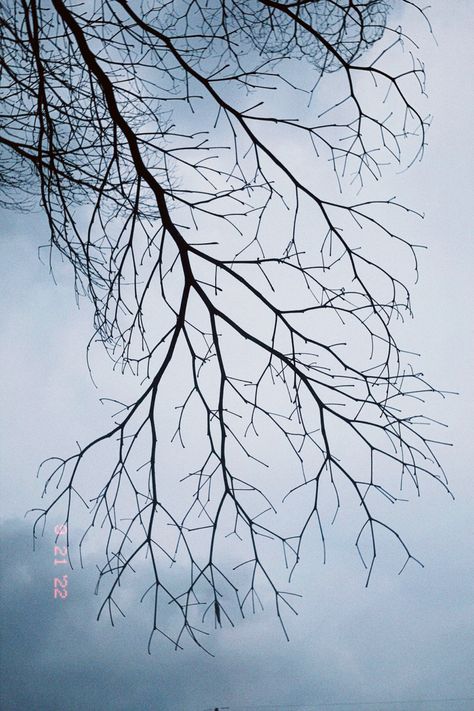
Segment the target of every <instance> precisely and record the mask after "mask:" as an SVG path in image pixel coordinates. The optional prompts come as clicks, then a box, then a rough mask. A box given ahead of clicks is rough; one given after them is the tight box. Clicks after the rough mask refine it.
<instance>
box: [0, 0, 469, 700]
mask: <svg viewBox="0 0 474 711" xmlns="http://www.w3.org/2000/svg"><path fill="white" fill-rule="evenodd" d="M431 18H432V22H433V26H434V29H435V33H436V37H437V41H438V45H436V44H435V43H434V42H432V41H430V39H429V38H427V37H425V47H424V50H423V57H424V60H425V64H426V69H427V73H428V80H429V96H430V100H429V110H430V112H431V113H432V114H433V115H434V121H433V125H432V128H431V130H430V133H429V140H428V143H429V145H428V150H427V152H426V156H425V159H424V161H423V162H422V163H421V164H419V165H418V164H417V165H415V166H413V168H412V169H411V171H410V173H409V174H405V175H404V176H403V178H400V177H399V178H398V179H397V178H396V177H395V178H394V186H393V187H394V189H396V191H397V194H398V195H399V196H400V197H402V198H404V199H405V200H408V201H409V202H411V204H415V205H416V206H417V207H418V208H419V209H421V210H423V211H425V212H426V218H425V220H424V221H423V223H420V224H418V223H417V224H416V225H415V226H414V229H417V230H418V231H419V240H417V241H420V242H424V243H425V244H427V245H429V251H428V252H426V253H424V254H423V257H422V264H421V278H420V282H419V284H418V285H417V286H416V287H415V289H414V290H413V294H412V296H413V304H414V311H415V320H414V321H413V322H412V323H410V324H408V325H407V326H406V329H405V333H404V341H405V343H406V344H407V345H408V346H409V347H410V348H411V349H412V350H415V351H418V352H421V353H422V358H423V359H422V363H423V369H424V372H425V374H426V375H427V376H428V379H429V380H431V381H433V382H435V383H437V384H439V386H440V387H444V388H446V389H449V390H454V391H458V392H459V393H460V394H459V396H457V397H450V398H447V399H445V400H443V399H439V401H436V402H434V403H433V407H432V415H433V417H435V418H437V419H440V420H442V421H444V422H447V423H448V424H449V435H448V438H449V439H450V440H451V441H452V442H453V444H454V446H453V447H452V448H446V451H445V453H444V464H445V469H446V471H447V472H448V475H449V478H450V484H451V487H452V490H453V492H454V494H455V500H454V501H452V500H451V499H450V498H449V497H448V496H447V495H446V494H445V493H444V492H443V490H442V489H441V488H440V487H435V486H434V485H433V486H430V485H426V488H425V489H424V491H423V496H422V497H421V498H420V499H417V500H414V499H413V500H412V501H410V503H407V504H404V505H403V506H402V507H400V509H399V511H398V514H397V515H398V518H397V519H396V522H397V525H398V527H399V528H400V529H401V530H403V532H404V536H405V539H406V540H407V541H408V542H409V544H410V546H411V548H412V549H413V550H414V551H415V553H416V555H417V557H419V558H420V559H421V560H422V562H423V564H424V566H425V567H424V568H423V569H421V568H418V567H417V566H414V565H413V566H411V567H410V566H409V567H408V568H407V569H406V570H405V572H404V573H403V575H401V576H398V575H397V570H396V566H395V565H394V564H393V563H394V561H393V559H392V556H391V553H390V550H389V551H388V552H387V556H386V558H385V559H384V560H383V561H381V562H380V565H379V566H378V568H377V570H376V573H375V574H374V576H373V579H372V581H371V584H370V586H369V587H368V588H367V589H366V588H365V587H364V583H365V578H364V572H363V570H362V569H361V566H360V561H359V560H358V558H357V556H356V554H355V552H354V551H353V549H352V545H351V542H350V541H349V542H348V541H346V542H345V543H344V542H342V540H341V535H340V534H339V532H338V531H337V530H335V531H334V534H333V535H332V537H331V536H330V541H329V556H328V562H327V564H326V565H325V566H322V565H321V563H320V555H319V551H318V554H317V555H312V552H311V550H310V549H307V553H306V558H305V560H304V561H303V563H302V565H301V568H300V570H299V571H298V574H297V576H296V578H295V589H297V590H298V591H300V592H303V593H304V597H303V599H302V601H301V603H300V604H299V606H298V612H299V615H298V617H294V618H293V619H291V618H289V619H288V632H289V635H290V642H286V640H285V639H284V637H283V635H282V633H281V630H280V628H279V627H278V624H277V622H276V620H275V618H274V615H273V613H272V610H271V609H270V607H269V608H268V609H266V610H265V611H264V612H263V613H258V614H257V615H256V616H255V617H249V618H247V619H245V620H243V621H242V622H240V623H239V624H237V625H236V627H235V628H234V629H228V628H224V629H222V630H219V631H217V632H216V633H215V636H214V639H213V642H212V651H213V653H214V654H215V656H214V657H213V658H211V657H209V656H207V655H205V654H203V653H202V652H201V651H199V650H198V649H194V648H193V647H192V646H191V645H188V646H187V647H186V648H185V649H184V651H181V652H175V651H173V649H172V648H170V646H169V645H168V644H167V643H166V642H165V641H163V642H157V643H156V644H155V646H154V647H153V653H152V655H151V656H150V655H148V654H147V652H146V645H147V640H148V633H149V622H150V621H149V617H148V616H147V614H146V610H144V609H143V606H140V605H139V604H133V605H129V606H128V609H127V616H126V618H125V619H123V620H120V621H118V623H117V625H116V626H115V627H114V628H112V627H111V626H110V624H109V623H108V621H107V619H105V618H104V619H101V621H100V622H96V616H97V610H98V604H99V603H98V598H97V597H96V596H94V594H93V592H94V585H95V571H94V568H93V566H89V567H86V569H85V570H80V569H77V567H76V568H75V569H74V570H73V571H69V572H68V574H69V590H70V595H69V597H68V599H67V600H64V601H61V600H54V599H53V598H52V594H51V590H52V579H53V576H54V572H55V571H54V565H53V545H54V541H53V536H52V532H51V530H50V531H47V532H46V534H45V536H44V538H43V539H42V540H41V541H40V542H39V546H38V549H37V550H36V552H34V553H33V552H32V536H31V520H32V518H31V516H30V517H27V518H26V519H25V516H24V515H25V511H26V510H27V509H30V508H33V507H35V506H38V504H39V500H40V495H41V482H40V481H38V480H37V479H36V478H35V473H36V469H37V466H38V463H39V462H40V461H41V460H42V459H44V458H45V457H47V456H49V455H51V454H54V453H57V452H58V451H69V450H70V448H71V444H73V443H74V441H75V440H76V439H77V440H79V441H82V442H84V441H86V440H87V438H88V437H90V436H93V435H94V434H96V433H97V431H101V430H102V429H103V428H104V427H106V426H107V424H108V419H107V415H106V413H105V412H104V408H102V407H101V406H100V404H99V403H98V396H99V395H103V394H110V392H111V391H112V390H113V387H116V383H115V380H114V379H113V378H112V376H107V374H106V372H105V370H104V373H103V376H102V377H101V382H100V385H101V389H103V391H102V390H101V392H100V393H98V392H97V390H96V389H95V388H94V386H93V385H92V383H91V381H90V379H89V377H88V373H87V368H86V364H85V357H84V352H85V346H86V344H87V341H88V339H89V336H90V318H91V313H90V310H89V309H88V307H87V305H86V304H83V305H82V306H81V309H80V310H79V311H78V310H77V308H76V305H75V302H74V296H73V290H72V286H71V280H70V277H71V274H70V271H69V269H68V267H67V265H64V266H61V265H59V264H58V265H57V267H56V269H55V275H56V280H57V282H58V283H57V285H55V284H54V283H53V282H52V279H51V276H50V274H49V272H48V268H47V266H45V264H44V263H41V262H40V261H39V260H38V251H37V249H38V246H39V245H40V244H42V243H44V242H45V241H46V231H45V227H44V222H43V220H42V218H41V216H40V215H39V214H36V215H27V216H25V215H17V214H14V213H8V214H5V213H4V214H3V215H2V227H3V229H2V236H1V244H0V247H1V261H0V270H1V279H2V285H3V288H2V297H1V309H2V342H1V357H2V375H3V378H2V381H3V382H2V391H3V394H2V404H3V407H2V414H1V418H2V421H1V429H0V437H1V452H2V454H1V457H2V460H1V487H2V507H1V509H2V510H1V547H2V566H1V578H2V580H1V586H0V594H1V612H2V623H1V626H2V627H1V646H2V664H1V674H2V689H1V693H2V704H1V708H2V709H5V711H14V710H16V709H18V710H20V709H22V710H23V709H27V708H28V709H30V708H31V709H38V710H41V711H43V710H44V711H58V710H59V709H67V710H68V711H79V710H84V709H99V708H104V709H110V710H111V711H122V710H123V711H138V710H139V709H150V710H151V709H156V710H157V711H204V709H214V708H215V707H218V708H221V707H224V708H225V707H228V708H229V709H231V710H232V711H238V710H240V709H257V708H265V709H267V711H272V710H273V709H275V711H276V709H280V710H281V711H286V710H289V709H295V710H300V711H302V710H305V711H308V710H309V709H317V708H341V709H342V708H355V709H360V710H361V711H362V710H364V711H365V710H366V709H367V710H369V709H373V708H376V709H377V708H381V709H384V708H387V709H395V710H396V711H398V710H399V709H400V710H401V709H403V710H404V711H417V710H418V709H424V708H426V709H434V710H435V711H437V710H439V711H469V710H470V709H473V708H474V682H473V675H472V659H473V658H474V629H473V627H474V595H473V590H474V517H473V516H472V494H473V485H472V462H473V461H474V446H473V442H474V438H473V436H472V422H473V415H474V412H473V404H472V403H473V402H474V382H473V378H472V353H473V346H474V339H473V319H472V303H473V299H472V287H471V278H472V273H473V269H472V267H473V264H474V247H473V239H472V237H473V234H472V195H473V194H474V193H473V188H474V185H473V179H472V164H473V159H474V156H473V152H472V126H473V125H474V111H473V103H472V66H473V60H474V57H473V50H472V31H473V29H474V28H473V11H472V4H471V3H470V2H469V1H468V0H466V1H464V0H453V1H452V2H450V3H446V2H444V1H442V0H434V2H433V3H432V10H431ZM397 180H398V182H397ZM387 189H388V190H389V188H387ZM44 256H45V259H44V261H45V262H46V261H47V255H44ZM53 523H54V522H53V521H51V522H50V524H53ZM50 528H51V526H50ZM86 562H87V561H86ZM339 704H340V705H339Z"/></svg>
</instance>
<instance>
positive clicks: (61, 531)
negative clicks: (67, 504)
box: [53, 524, 68, 600]
mask: <svg viewBox="0 0 474 711" xmlns="http://www.w3.org/2000/svg"><path fill="white" fill-rule="evenodd" d="M54 533H55V534H56V542H59V536H65V535H66V534H67V526H66V524H58V525H57V526H55V527H54ZM67 562H68V559H67V545H63V546H61V545H59V546H58V545H55V546H54V565H55V566H56V565H67ZM53 595H54V598H55V599H57V598H60V599H61V600H64V599H65V598H66V597H67V596H68V576H67V575H62V576H61V577H55V578H54V580H53Z"/></svg>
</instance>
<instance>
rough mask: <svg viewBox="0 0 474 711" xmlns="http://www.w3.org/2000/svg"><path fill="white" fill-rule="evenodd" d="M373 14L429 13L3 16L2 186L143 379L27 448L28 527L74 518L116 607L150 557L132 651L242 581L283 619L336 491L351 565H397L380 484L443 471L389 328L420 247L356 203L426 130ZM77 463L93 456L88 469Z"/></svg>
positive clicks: (209, 610)
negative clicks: (43, 235)
mask: <svg viewBox="0 0 474 711" xmlns="http://www.w3.org/2000/svg"><path fill="white" fill-rule="evenodd" d="M394 10H396V11H397V12H399V13H400V12H401V11H402V10H404V11H406V12H413V13H421V15H424V12H423V10H422V9H421V7H418V5H417V3H416V2H411V1H410V0H400V1H399V2H398V3H396V8H394V9H392V8H391V3H389V2H386V1H385V0H365V1H363V0H248V1H247V2H235V0H190V2H181V1H180V0H168V1H167V2H163V3H153V2H151V1H149V0H141V2H135V3H128V2H127V0H97V1H96V2H86V3H72V2H70V0H9V2H7V3H6V5H5V6H4V8H3V19H2V46H3V58H2V88H3V91H4V96H5V98H4V104H3V107H4V108H3V109H2V123H3V129H2V133H1V138H0V142H1V146H2V161H3V162H2V165H3V168H2V201H3V203H4V204H5V205H11V204H12V203H13V204H14V206H15V207H17V206H18V203H19V202H20V206H22V207H24V208H25V209H29V208H30V206H31V205H32V204H34V203H35V202H37V201H38V198H39V201H40V203H41V205H42V207H43V209H44V211H45V213H46V216H47V219H48V223H49V229H50V235H51V242H50V244H51V250H59V252H61V253H62V255H64V257H65V258H66V259H67V260H69V262H70V263H71V264H72V265H73V268H74V274H75V286H76V290H77V292H78V294H81V295H87V296H88V297H89V298H90V299H91V301H92V303H93V306H94V312H95V324H94V326H95V328H94V336H93V339H92V341H91V343H92V342H97V341H100V342H101V343H102V344H103V345H104V346H105V348H106V349H107V351H108V352H109V354H110V356H111V358H112V359H113V361H114V363H115V364H116V365H117V366H120V368H122V369H123V371H129V372H131V373H133V374H134V375H136V376H138V378H137V396H136V398H135V399H134V401H133V402H131V403H127V404H122V403H120V408H119V412H117V413H116V414H115V415H114V423H113V426H111V428H110V429H109V431H107V432H105V433H104V434H101V435H100V436H98V437H97V438H96V439H94V440H93V441H91V442H89V443H88V444H86V445H85V446H80V447H79V449H78V451H76V452H75V453H73V454H71V455H70V456H66V457H61V458H54V459H50V460H47V462H46V463H44V466H45V467H47V472H46V474H45V479H46V483H45V489H44V492H45V495H46V494H48V495H49V503H48V504H47V506H46V508H44V509H41V510H39V513H38V519H37V522H36V523H37V524H38V523H40V522H43V523H44V521H45V519H46V516H47V515H48V514H49V513H50V512H51V511H52V510H53V509H54V510H60V511H62V512H63V513H64V521H65V522H68V521H69V519H70V516H71V515H72V512H73V509H74V508H75V507H76V506H77V505H81V506H86V507H87V508H88V509H89V511H90V516H91V521H90V528H88V529H87V530H86V532H85V534H84V538H86V537H87V536H88V535H89V534H90V533H91V531H92V530H95V529H97V528H100V530H101V531H102V535H103V540H104V541H105V558H104V563H103V567H102V568H101V569H100V573H99V584H100V586H101V588H100V589H101V590H102V585H104V584H105V585H107V584H108V587H107V588H106V590H105V591H104V593H103V596H102V605H101V608H100V612H99V615H100V613H101V612H102V611H103V610H104V609H108V610H109V612H110V616H111V619H112V620H113V615H114V612H116V611H120V612H121V609H120V607H119V601H120V600H119V598H120V595H119V593H120V587H121V585H122V584H123V583H124V581H125V579H127V578H128V575H129V574H130V573H132V572H133V571H134V570H135V568H136V566H138V565H143V564H144V562H145V563H146V566H147V568H146V570H147V573H146V574H147V575H149V587H147V588H146V589H145V596H146V595H148V596H151V598H152V599H153V609H154V613H153V621H152V632H151V635H150V643H151V641H152V638H153V635H154V633H155V632H156V631H159V632H161V633H162V634H164V635H165V636H167V637H169V638H170V639H171V640H172V641H173V643H174V644H175V645H176V646H177V647H180V646H181V645H182V641H183V635H184V634H185V633H187V634H188V635H189V636H190V637H191V638H192V639H193V640H194V641H195V642H196V643H197V644H198V645H199V646H203V647H204V646H205V645H204V644H203V641H202V640H203V639H204V638H203V636H202V635H203V634H206V633H207V632H206V627H207V623H208V622H209V621H210V620H211V619H212V620H213V621H214V623H215V624H216V625H222V624H225V623H227V622H228V623H230V624H232V623H233V620H234V619H235V613H237V614H241V615H244V614H245V613H246V612H247V611H250V610H252V609H254V608H255V605H256V604H259V602H260V597H259V592H260V591H262V590H263V591H264V592H265V595H268V591H270V593H271V595H272V596H273V599H274V603H275V606H276V613H277V615H278V618H279V619H280V622H281V624H282V626H283V629H284V609H285V608H289V609H291V610H294V605H293V603H292V597H291V596H292V595H295V592H289V591H288V590H287V589H286V587H283V584H282V582H281V571H282V570H283V571H284V570H286V571H287V572H286V575H287V576H288V571H289V574H290V577H291V573H292V571H293V570H294V569H295V566H296V565H297V563H298V561H299V560H300V554H301V551H302V546H303V541H308V544H309V545H315V542H316V540H317V539H318V538H319V539H320V540H321V541H322V545H323V550H324V545H325V531H326V528H327V526H328V525H330V523H331V518H332V515H333V514H334V512H336V513H337V511H338V510H339V508H340V506H342V505H343V504H344V505H345V506H348V507H350V506H351V503H350V502H351V501H352V503H354V502H355V503H356V505H357V506H356V507H355V508H354V510H355V511H356V512H357V513H356V518H357V517H358V519H357V520H358V523H357V527H358V528H357V531H356V532H355V537H356V545H357V548H358V550H359V553H360V555H361V559H362V562H363V564H364V565H365V566H366V568H367V582H368V581H369V578H370V576H371V573H372V570H373V566H374V563H375V559H376V552H377V547H376V546H377V542H378V540H379V537H382V538H383V537H384V536H385V535H386V534H389V535H392V536H393V537H394V538H395V539H396V541H397V542H398V544H399V545H400V547H401V553H402V558H401V564H403V567H405V565H406V563H407V562H408V561H410V560H416V559H414V557H413V556H412V554H411V552H410V551H409V549H408V547H407V545H406V543H405V542H404V541H403V539H402V538H401V537H400V536H399V534H398V533H397V532H396V530H395V529H394V528H393V527H392V526H391V525H390V524H389V523H387V521H386V519H385V518H384V517H383V516H381V513H380V512H381V511H382V508H383V506H382V500H385V501H387V500H388V501H389V502H391V503H394V502H396V501H397V500H398V498H399V493H398V491H399V489H400V488H401V485H402V484H406V486H407V488H410V487H411V488H412V489H413V490H414V491H415V492H418V490H419V480H420V479H421V478H423V477H429V478H434V479H436V480H438V481H439V482H440V483H441V484H442V485H443V486H444V487H445V488H447V483H446V480H445V476H444V474H443V471H442V469H441V466H440V464H439V462H438V459H437V456H436V453H435V451H434V448H435V447H434V445H435V444H437V440H436V439H434V438H433V437H432V436H430V435H429V434H427V432H428V431H429V430H427V429H426V425H427V424H430V420H429V418H428V417H426V416H424V415H422V414H419V413H417V412H413V411H411V410H410V403H412V402H415V404H418V403H419V401H420V400H423V399H424V396H425V395H428V394H430V393H433V392H436V391H435V390H434V388H433V387H432V386H431V385H429V383H428V382H426V380H425V379H424V376H423V374H422V373H420V372H418V371H417V370H416V369H414V368H412V367H411V366H410V364H409V360H410V358H409V354H407V353H406V352H404V351H403V350H402V349H401V348H400V346H399V345H398V337H397V338H396V337H395V336H396V329H397V323H398V322H400V321H403V319H404V317H405V315H411V308H410V298H409V292H408V288H407V286H406V284H405V281H404V274H405V273H407V270H408V269H409V268H410V267H409V265H408V263H407V261H406V260H405V255H408V256H409V258H410V260H412V264H413V265H414V271H413V272H412V273H414V274H416V273H417V247H418V245H416V244H415V243H413V242H412V241H411V240H410V239H408V238H407V237H405V236H404V235H403V234H399V231H397V230H396V229H395V228H393V226H392V225H393V224H394V223H395V222H396V221H397V220H399V219H400V216H401V215H405V214H406V213H407V212H409V210H408V208H406V207H404V206H403V205H401V204H398V203H397V201H396V200H395V199H394V198H390V199H379V198H374V197H373V195H374V194H373V193H372V199H370V195H369V196H367V195H366V191H367V190H369V189H370V185H371V184H372V185H373V180H378V179H379V178H381V177H382V173H383V171H384V168H385V167H386V166H387V165H389V164H394V163H395V164H396V165H400V166H403V167H408V166H409V165H410V164H411V163H413V162H414V161H415V160H418V159H419V158H421V156H422V154H423V149H424V146H425V132H426V128H427V124H428V123H429V118H428V117H425V116H424V115H423V114H422V113H421V112H420V109H419V108H418V107H417V106H418V104H419V103H420V96H419V95H420V92H421V94H423V93H424V67H423V64H422V63H421V62H420V61H419V60H418V59H417V58H416V51H417V46H416V45H415V43H414V42H413V40H411V39H410V38H409V37H407V36H406V35H405V34H404V32H403V30H402V29H401V27H398V26H392V24H391V13H392V12H394ZM425 19H426V21H427V28H428V31H430V28H429V23H428V20H427V18H425ZM394 68H396V69H394ZM361 191H363V192H364V195H365V197H364V198H363V199H362V197H363V196H362V192H361ZM19 195H21V196H22V198H21V200H20V199H19ZM172 418H175V419H174V424H173V427H172V431H171V432H170V421H171V419H172ZM173 432H174V434H173ZM170 433H171V435H172V437H171V440H172V441H171V443H170V441H169V440H170V436H169V435H170ZM186 445H188V446H187V447H186ZM183 448H185V449H184V451H183V452H182V453H181V454H180V449H183ZM97 457H109V461H110V458H112V462H113V463H111V465H110V468H109V469H108V470H107V469H104V470H103V471H102V470H95V471H94V476H89V475H88V472H89V464H88V463H90V462H91V461H93V460H94V459H95V458H97ZM100 461H102V460H100ZM171 462H172V464H171ZM91 487H93V489H92V490H91V491H89V490H90V489H91ZM51 490H53V494H52V496H51V495H50V491H51ZM331 497H333V507H332V511H331V515H329V503H328V502H329V501H330V498H331ZM61 506H62V507H63V508H61ZM58 507H59V509H58ZM82 544H83V540H82V541H81V547H82ZM324 555H325V553H324ZM107 581H108V582H107ZM170 605H171V608H172V609H174V610H175V613H176V614H174V615H173V614H171V616H170V613H169V610H170ZM285 634H286V632H285Z"/></svg>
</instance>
